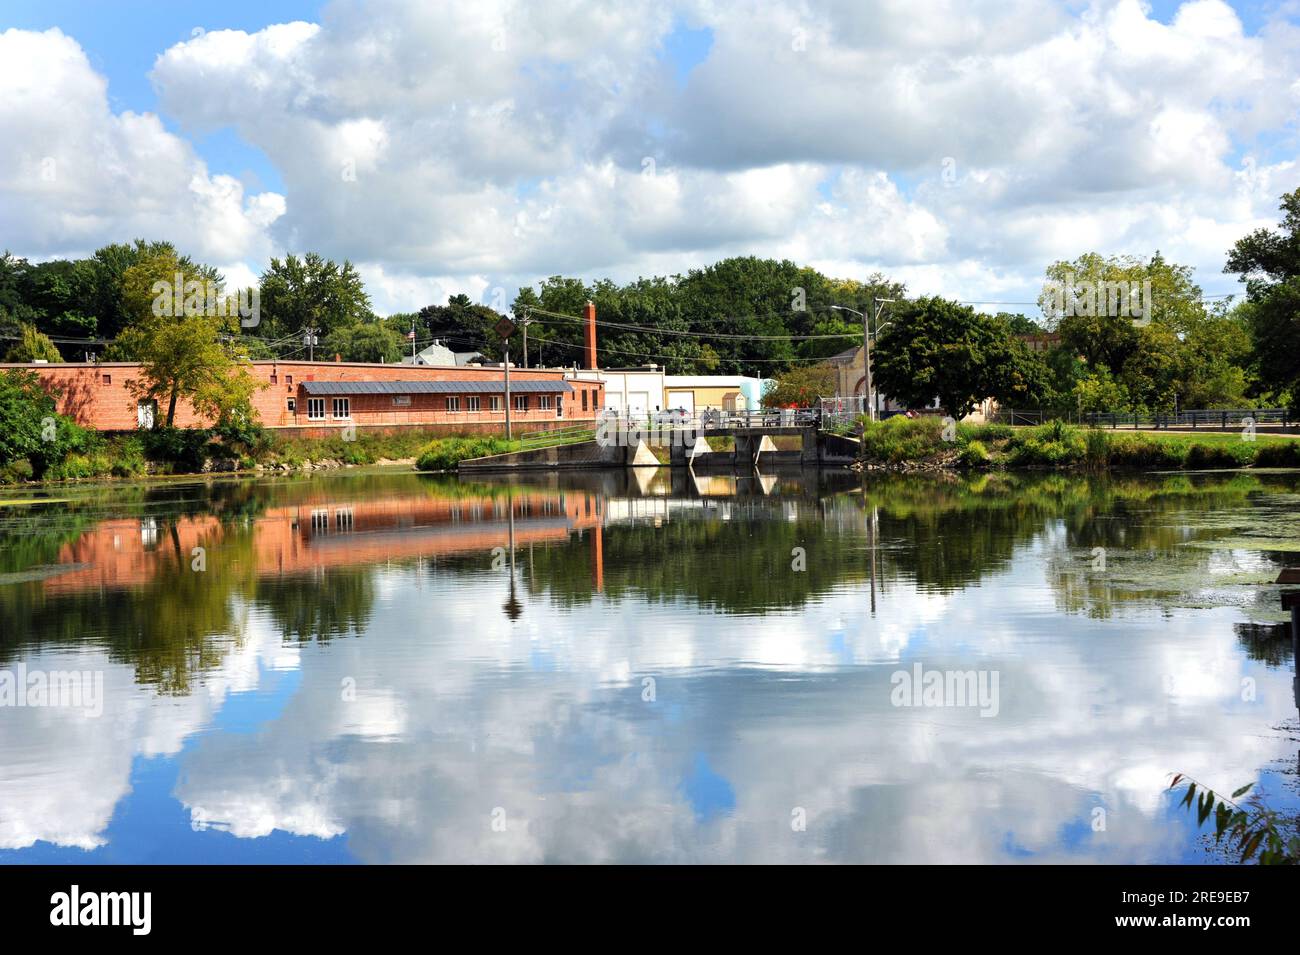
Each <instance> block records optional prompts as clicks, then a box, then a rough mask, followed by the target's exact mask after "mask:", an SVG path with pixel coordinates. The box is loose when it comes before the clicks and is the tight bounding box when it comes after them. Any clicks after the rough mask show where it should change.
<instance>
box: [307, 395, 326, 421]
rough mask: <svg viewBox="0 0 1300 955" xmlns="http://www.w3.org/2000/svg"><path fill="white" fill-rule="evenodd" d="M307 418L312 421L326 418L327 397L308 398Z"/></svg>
mask: <svg viewBox="0 0 1300 955" xmlns="http://www.w3.org/2000/svg"><path fill="white" fill-rule="evenodd" d="M307 418H308V419H309V420H311V421H324V420H325V399H324V398H308V399H307Z"/></svg>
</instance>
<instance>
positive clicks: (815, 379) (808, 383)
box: [763, 365, 835, 408]
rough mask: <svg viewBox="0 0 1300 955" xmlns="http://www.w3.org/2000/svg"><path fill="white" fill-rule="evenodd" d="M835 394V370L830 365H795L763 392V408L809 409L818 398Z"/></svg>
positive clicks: (782, 373)
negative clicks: (792, 406)
mask: <svg viewBox="0 0 1300 955" xmlns="http://www.w3.org/2000/svg"><path fill="white" fill-rule="evenodd" d="M833 394H835V369H834V368H833V367H831V366H830V365H795V366H793V367H791V368H790V369H789V370H788V371H783V372H781V374H780V375H778V376H777V378H776V380H775V381H774V382H773V383H772V384H770V385H768V386H767V388H766V389H765V390H764V392H763V407H765V408H786V407H789V406H790V405H794V406H796V407H799V408H811V407H814V406H815V405H816V404H817V401H818V399H819V398H823V397H829V396H830V395H833Z"/></svg>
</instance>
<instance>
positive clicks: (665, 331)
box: [532, 308, 861, 342]
mask: <svg viewBox="0 0 1300 955" xmlns="http://www.w3.org/2000/svg"><path fill="white" fill-rule="evenodd" d="M532 311H534V312H536V313H538V314H540V315H550V316H552V317H554V318H562V319H564V320H566V321H570V322H577V323H579V324H585V323H586V321H587V319H585V318H580V317H579V316H577V315H565V314H563V313H561V312H548V311H546V310H545V309H541V308H533V309H532ZM736 320H737V321H739V319H736ZM534 321H537V320H536V319H534ZM538 324H539V325H554V324H555V323H554V322H538ZM596 324H597V325H603V326H605V327H606V328H621V329H624V330H626V331H634V332H648V333H650V334H653V335H677V336H681V337H689V338H717V339H728V340H735V341H783V342H785V341H813V340H816V339H824V338H856V337H857V336H858V335H860V334H861V333H860V332H857V331H853V332H835V333H832V334H827V335H738V334H734V333H731V332H693V331H686V330H682V329H673V328H655V327H652V326H647V325H630V324H627V323H625V322H610V321H604V320H602V319H599V318H598V319H596Z"/></svg>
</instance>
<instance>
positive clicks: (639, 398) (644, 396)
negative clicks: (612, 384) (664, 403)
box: [627, 391, 650, 418]
mask: <svg viewBox="0 0 1300 955" xmlns="http://www.w3.org/2000/svg"><path fill="white" fill-rule="evenodd" d="M649 410H650V392H648V391H629V392H628V393H627V413H628V414H629V415H631V416H632V417H633V418H644V417H645V416H646V413H647V412H648V411H649Z"/></svg>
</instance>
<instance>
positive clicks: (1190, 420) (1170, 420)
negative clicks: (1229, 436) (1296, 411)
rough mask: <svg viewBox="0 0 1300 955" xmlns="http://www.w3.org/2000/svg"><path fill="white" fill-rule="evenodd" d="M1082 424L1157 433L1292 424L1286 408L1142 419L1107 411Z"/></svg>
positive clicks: (1197, 410)
mask: <svg viewBox="0 0 1300 955" xmlns="http://www.w3.org/2000/svg"><path fill="white" fill-rule="evenodd" d="M1083 420H1084V422H1085V423H1086V424H1089V425H1091V426H1092V427H1094V428H1111V429H1118V428H1132V429H1134V430H1140V429H1142V428H1149V429H1152V430H1157V431H1161V430H1165V429H1167V428H1179V429H1183V428H1191V429H1192V430H1197V429H1199V428H1217V429H1220V430H1227V429H1228V428H1241V427H1245V426H1246V425H1247V424H1248V423H1250V424H1255V425H1262V424H1278V425H1281V426H1282V427H1284V428H1286V427H1290V426H1291V425H1292V424H1294V423H1295V422H1294V421H1293V420H1291V418H1290V415H1289V412H1288V411H1287V409H1286V408H1226V409H1225V408H1217V409H1216V408H1204V409H1203V408H1192V409H1186V410H1183V411H1179V412H1178V413H1177V414H1174V413H1173V412H1167V413H1166V412H1157V413H1155V414H1145V415H1140V414H1132V413H1124V412H1116V411H1109V412H1093V413H1090V414H1086V415H1084V416H1083Z"/></svg>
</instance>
